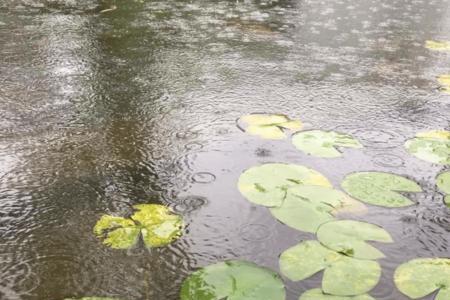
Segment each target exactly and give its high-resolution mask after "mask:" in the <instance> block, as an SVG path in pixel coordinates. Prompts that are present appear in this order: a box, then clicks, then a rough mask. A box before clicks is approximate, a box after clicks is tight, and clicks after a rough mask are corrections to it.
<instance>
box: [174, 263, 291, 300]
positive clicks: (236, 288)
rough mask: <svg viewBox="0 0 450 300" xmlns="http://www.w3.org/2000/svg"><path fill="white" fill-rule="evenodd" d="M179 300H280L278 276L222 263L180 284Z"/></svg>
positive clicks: (281, 287) (249, 265)
mask: <svg viewBox="0 0 450 300" xmlns="http://www.w3.org/2000/svg"><path fill="white" fill-rule="evenodd" d="M180 298H181V300H213V299H229V300H244V299H245V300H261V299H264V300H284V299H285V298H286V291H285V288H284V284H283V281H282V280H281V278H280V276H279V275H278V274H277V273H275V272H273V271H271V270H269V269H266V268H263V267H260V266H257V265H255V264H254V263H250V262H245V261H237V260H231V261H225V262H220V263H217V264H213V265H209V266H207V267H204V268H202V269H200V270H198V271H196V272H194V273H193V274H191V275H190V276H189V277H188V278H186V280H185V281H184V282H183V285H182V287H181V292H180Z"/></svg>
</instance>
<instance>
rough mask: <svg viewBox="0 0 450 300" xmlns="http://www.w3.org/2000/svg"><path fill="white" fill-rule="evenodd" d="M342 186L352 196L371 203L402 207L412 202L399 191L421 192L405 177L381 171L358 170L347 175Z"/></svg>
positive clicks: (416, 185) (417, 186)
mask: <svg viewBox="0 0 450 300" xmlns="http://www.w3.org/2000/svg"><path fill="white" fill-rule="evenodd" d="M341 185H342V188H343V189H344V190H345V191H346V192H347V193H348V194H349V195H351V196H352V197H354V198H356V199H358V200H360V201H362V202H365V203H369V204H373V205H379V206H385V207H404V206H409V205H413V204H414V202H412V201H411V200H409V199H408V198H407V197H405V196H403V195H401V194H400V193H399V192H421V191H422V189H421V188H420V186H419V185H418V184H417V183H415V182H414V181H411V180H409V179H407V178H404V177H401V176H399V175H395V174H388V173H381V172H358V173H353V174H350V175H347V176H346V177H345V178H344V181H343V182H342V184H341Z"/></svg>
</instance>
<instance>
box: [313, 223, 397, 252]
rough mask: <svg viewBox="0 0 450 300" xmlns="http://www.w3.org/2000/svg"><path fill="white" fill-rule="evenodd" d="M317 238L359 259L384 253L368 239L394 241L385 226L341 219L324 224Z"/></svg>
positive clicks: (333, 248)
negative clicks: (369, 242)
mask: <svg viewBox="0 0 450 300" xmlns="http://www.w3.org/2000/svg"><path fill="white" fill-rule="evenodd" d="M317 239H318V240H319V242H320V243H322V245H324V246H325V247H327V248H329V249H331V250H334V251H336V252H339V253H342V254H344V255H347V256H350V257H354V258H358V259H372V260H374V259H379V258H383V257H385V256H384V254H383V253H382V252H381V251H380V250H378V249H377V248H375V247H373V246H372V245H370V244H368V243H367V241H374V242H380V243H392V242H393V241H392V238H391V236H390V234H389V233H388V232H387V231H386V230H384V229H383V228H381V227H379V226H377V225H374V224H370V223H365V222H359V221H353V220H339V221H334V222H328V223H325V224H323V225H322V226H320V227H319V229H318V230H317Z"/></svg>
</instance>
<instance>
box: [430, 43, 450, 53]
mask: <svg viewBox="0 0 450 300" xmlns="http://www.w3.org/2000/svg"><path fill="white" fill-rule="evenodd" d="M425 47H427V48H428V49H430V50H437V51H450V42H447V41H443V42H440V41H427V42H426V44H425Z"/></svg>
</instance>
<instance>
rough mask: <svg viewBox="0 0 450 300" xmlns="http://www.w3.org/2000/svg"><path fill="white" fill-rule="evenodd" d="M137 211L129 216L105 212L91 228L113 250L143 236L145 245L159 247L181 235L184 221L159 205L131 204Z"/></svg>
mask: <svg viewBox="0 0 450 300" xmlns="http://www.w3.org/2000/svg"><path fill="white" fill-rule="evenodd" d="M133 207H134V209H135V210H136V212H135V213H134V214H133V215H132V216H131V218H130V219H126V218H122V217H115V216H110V215H104V216H102V217H101V218H100V220H99V221H98V222H97V224H96V225H95V227H94V233H95V234H96V235H97V237H99V238H104V240H103V243H104V244H105V245H108V246H110V247H111V248H114V249H127V248H130V247H132V246H133V245H135V244H136V243H137V241H138V239H139V237H140V236H141V237H142V240H143V241H144V243H145V245H146V246H147V247H161V246H165V245H167V244H170V243H171V242H173V241H174V240H176V239H178V238H179V237H180V236H181V233H182V228H183V221H182V218H181V217H180V216H178V215H174V214H172V213H171V212H170V210H169V209H168V208H167V207H165V206H163V205H158V204H139V205H135V206H133Z"/></svg>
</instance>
